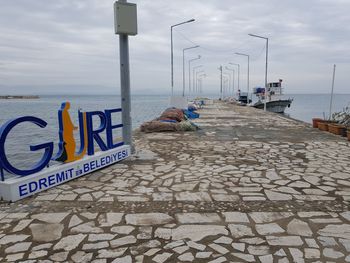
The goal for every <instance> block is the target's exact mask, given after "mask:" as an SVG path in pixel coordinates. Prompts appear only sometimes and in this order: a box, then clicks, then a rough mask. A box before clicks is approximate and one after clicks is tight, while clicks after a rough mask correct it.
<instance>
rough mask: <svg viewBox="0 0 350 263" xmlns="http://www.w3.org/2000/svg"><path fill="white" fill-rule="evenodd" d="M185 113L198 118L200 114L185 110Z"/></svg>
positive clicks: (192, 117)
mask: <svg viewBox="0 0 350 263" xmlns="http://www.w3.org/2000/svg"><path fill="white" fill-rule="evenodd" d="M184 114H185V115H186V116H187V118H189V119H197V118H199V114H198V113H196V112H194V111H189V110H184Z"/></svg>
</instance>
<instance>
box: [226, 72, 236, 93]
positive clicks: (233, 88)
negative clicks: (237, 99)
mask: <svg viewBox="0 0 350 263" xmlns="http://www.w3.org/2000/svg"><path fill="white" fill-rule="evenodd" d="M226 69H227V70H231V71H232V96H234V94H235V70H234V69H233V68H229V67H226Z"/></svg>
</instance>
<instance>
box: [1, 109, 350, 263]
mask: <svg viewBox="0 0 350 263" xmlns="http://www.w3.org/2000/svg"><path fill="white" fill-rule="evenodd" d="M200 114H201V118H200V119H199V120H197V121H196V123H197V124H198V125H199V126H200V127H201V128H202V129H201V130H200V131H198V132H186V133H182V132H181V133H152V134H144V133H139V132H136V133H135V145H136V147H137V150H138V153H137V156H135V157H132V158H130V159H128V160H127V161H123V162H122V163H119V164H116V165H113V166H110V167H109V168H107V169H104V170H101V171H99V172H96V173H94V174H91V175H88V176H85V177H83V178H80V179H77V180H75V181H72V182H69V183H67V184H64V185H61V186H59V187H57V188H55V189H52V190H49V191H46V192H43V193H40V194H39V195H36V196H34V197H32V198H28V199H25V200H22V201H19V202H17V203H15V204H7V203H5V202H2V203H0V209H1V210H0V211H1V212H0V262H11V261H16V262H20V261H23V262H115V263H117V262H123V263H126V262H156V263H161V262H212V263H214V262H215V263H220V262H262V263H267V262H278V263H285V262H350V211H349V202H350V143H349V142H347V140H346V139H345V138H341V137H338V136H335V135H332V134H329V133H326V132H321V131H319V130H317V129H313V128H311V126H310V125H308V124H304V123H302V122H299V121H295V120H291V119H288V118H286V117H283V116H281V115H277V114H272V113H265V112H263V111H261V110H256V109H253V108H249V107H239V106H234V105H231V104H225V103H219V102H217V103H215V104H214V105H210V106H207V107H205V108H204V109H202V110H201V111H200Z"/></svg>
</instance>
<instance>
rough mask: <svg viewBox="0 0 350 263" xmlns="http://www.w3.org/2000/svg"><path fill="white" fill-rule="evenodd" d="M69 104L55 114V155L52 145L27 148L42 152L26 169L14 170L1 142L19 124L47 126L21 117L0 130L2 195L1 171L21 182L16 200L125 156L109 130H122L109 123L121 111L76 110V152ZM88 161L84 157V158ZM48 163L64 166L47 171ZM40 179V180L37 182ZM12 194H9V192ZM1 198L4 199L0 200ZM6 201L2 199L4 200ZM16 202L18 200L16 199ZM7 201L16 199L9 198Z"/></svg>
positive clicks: (119, 143)
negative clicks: (77, 135)
mask: <svg viewBox="0 0 350 263" xmlns="http://www.w3.org/2000/svg"><path fill="white" fill-rule="evenodd" d="M69 109H70V103H69V102H64V103H62V105H61V108H60V110H59V111H58V124H59V143H58V151H57V153H56V154H55V155H54V154H53V153H54V143H53V142H45V143H42V144H37V145H30V146H29V149H30V151H43V154H42V157H41V159H40V160H39V161H38V162H37V163H35V164H34V165H32V167H31V168H29V169H20V168H17V167H15V166H14V165H13V164H11V162H10V161H9V159H8V158H7V154H6V149H5V142H6V139H7V137H8V135H9V134H10V133H11V131H12V129H13V128H14V127H16V126H17V125H19V124H22V123H31V124H34V125H36V126H38V127H40V128H45V127H46V126H47V122H45V121H44V120H42V119H40V118H37V117H34V116H25V117H20V118H16V119H13V120H9V121H8V122H6V123H5V124H4V125H2V126H1V128H0V171H1V181H2V182H3V183H2V185H1V182H0V189H1V190H2V191H6V189H5V188H1V187H3V185H5V182H7V181H9V180H7V181H5V176H4V170H5V171H7V172H8V173H10V174H13V175H17V176H19V177H21V178H25V180H24V179H23V180H21V181H23V183H22V184H18V182H16V183H17V186H16V187H18V188H17V190H16V191H17V193H16V195H18V196H19V198H23V197H25V196H29V195H32V194H34V193H36V192H39V191H42V190H45V189H48V188H51V187H52V186H54V185H57V184H60V183H63V182H65V181H68V180H71V179H74V178H75V177H79V176H81V175H84V174H86V173H89V172H91V171H94V170H97V169H100V168H102V167H105V166H107V165H110V164H112V163H115V162H117V161H120V160H122V159H125V158H126V157H128V156H129V147H126V146H123V145H124V143H123V142H117V143H114V141H113V130H114V129H118V128H122V127H123V125H122V124H113V123H112V114H114V113H118V112H121V109H107V110H105V111H91V112H81V111H80V110H79V112H78V117H79V134H80V148H79V150H78V152H76V150H75V149H76V140H75V138H74V131H75V130H78V127H75V126H74V124H73V122H72V120H71V118H70V114H69ZM95 116H97V117H98V118H99V120H100V125H99V127H98V128H96V129H94V127H93V118H94V117H95ZM102 132H105V133H106V142H105V141H104V140H103V139H102V138H101V133H102ZM94 142H96V143H97V145H98V146H99V148H100V149H101V151H102V152H98V153H97V154H95V145H94ZM86 154H87V155H88V156H89V157H84V156H85V155H86ZM51 160H55V161H58V162H62V163H65V165H62V166H59V167H58V168H57V167H54V168H51V167H50V168H51V170H50V168H47V169H45V168H46V167H48V166H49V163H50V161H51ZM45 170H47V171H48V174H46V176H43V174H44V173H43V171H45ZM32 176H33V178H34V177H35V176H37V180H35V179H34V180H32V181H30V180H28V178H29V177H32ZM39 177H40V178H39ZM11 191H12V190H11ZM0 195H1V193H0ZM0 197H3V198H4V196H0ZM5 198H6V197H5ZM19 198H18V199H19ZM11 199H16V198H12V197H11Z"/></svg>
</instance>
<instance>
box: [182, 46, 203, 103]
mask: <svg viewBox="0 0 350 263" xmlns="http://www.w3.org/2000/svg"><path fill="white" fill-rule="evenodd" d="M198 47H199V46H198V45H197V46H193V47H187V48H184V49H182V97H185V86H186V84H185V51H186V50H189V49H194V48H198Z"/></svg>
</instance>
